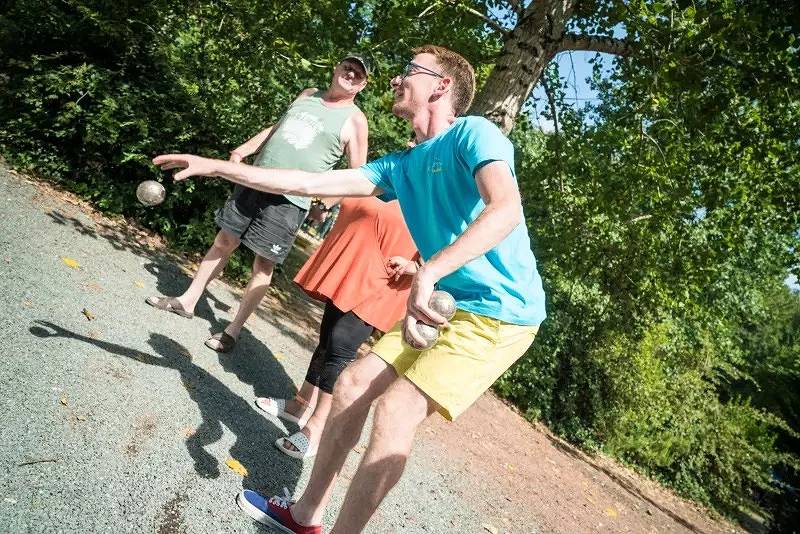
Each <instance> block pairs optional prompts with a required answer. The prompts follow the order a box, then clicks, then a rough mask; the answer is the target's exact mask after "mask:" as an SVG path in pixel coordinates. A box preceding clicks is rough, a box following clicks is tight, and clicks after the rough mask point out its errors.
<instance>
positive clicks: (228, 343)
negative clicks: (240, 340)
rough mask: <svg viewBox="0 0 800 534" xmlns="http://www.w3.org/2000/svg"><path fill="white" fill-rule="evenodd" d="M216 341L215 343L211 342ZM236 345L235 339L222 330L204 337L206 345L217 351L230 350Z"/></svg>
mask: <svg viewBox="0 0 800 534" xmlns="http://www.w3.org/2000/svg"><path fill="white" fill-rule="evenodd" d="M212 341H216V342H217V343H212ZM235 346H236V339H235V338H234V337H233V336H231V335H230V334H228V333H227V332H225V331H223V332H220V333H219V334H214V335H213V336H211V337H210V338H209V339H206V347H208V348H209V349H211V350H215V351H217V352H230V351H231V350H233V347H235Z"/></svg>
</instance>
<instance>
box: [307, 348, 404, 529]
mask: <svg viewBox="0 0 800 534" xmlns="http://www.w3.org/2000/svg"><path fill="white" fill-rule="evenodd" d="M396 379H397V373H395V371H394V368H392V367H391V366H390V365H389V364H387V363H386V362H384V361H383V360H381V359H380V358H379V357H378V356H376V355H375V354H373V353H369V354H368V355H367V356H366V357H365V358H363V359H360V360H356V361H355V362H353V363H352V364H350V365H349V366H348V367H347V368H346V369H345V370H344V371H342V374H341V375H339V378H338V380H337V381H336V386H335V387H334V390H333V403H332V406H331V413H330V416H329V417H328V421H327V423H326V424H325V428H324V430H323V431H322V437H321V440H320V444H319V452H318V453H317V459H316V461H315V462H314V468H313V469H312V470H311V477H310V479H309V481H308V486H306V489H305V492H303V495H302V497H300V499H299V500H298V501H297V503H295V504H294V505H293V506H292V508H291V513H292V517H294V520H295V521H297V522H298V523H300V524H303V525H319V524H320V523H322V516H323V515H324V513H325V506H326V505H327V504H328V501H329V500H330V496H331V492H332V491H333V483H334V482H335V481H336V477H337V476H338V475H339V472H340V471H341V469H342V466H343V465H344V461H345V459H346V458H347V454H348V453H349V452H350V449H352V448H353V447H355V445H356V443H358V439H359V438H360V437H361V430H362V429H363V428H364V421H365V420H366V419H367V414H369V407H370V405H371V404H372V401H373V400H375V399H376V398H378V397H379V396H380V395H381V394H382V393H383V392H384V391H386V388H388V387H389V386H390V385H391V384H392V382H394V381H395V380H396Z"/></svg>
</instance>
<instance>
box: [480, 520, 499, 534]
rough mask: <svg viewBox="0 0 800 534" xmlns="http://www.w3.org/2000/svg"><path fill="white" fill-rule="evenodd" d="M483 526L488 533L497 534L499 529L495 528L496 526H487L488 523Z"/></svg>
mask: <svg viewBox="0 0 800 534" xmlns="http://www.w3.org/2000/svg"><path fill="white" fill-rule="evenodd" d="M481 526H482V527H483V529H484V530H485V531H486V532H491V533H492V534H497V527H496V526H494V525H489V524H487V523H484V524H483V525H481Z"/></svg>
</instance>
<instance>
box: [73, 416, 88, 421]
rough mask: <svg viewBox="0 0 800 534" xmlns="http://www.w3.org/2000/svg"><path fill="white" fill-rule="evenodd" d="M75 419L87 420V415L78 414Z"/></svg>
mask: <svg viewBox="0 0 800 534" xmlns="http://www.w3.org/2000/svg"><path fill="white" fill-rule="evenodd" d="M75 419H77V420H78V421H86V416H85V415H76V416H75Z"/></svg>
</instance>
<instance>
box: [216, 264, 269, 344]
mask: <svg viewBox="0 0 800 534" xmlns="http://www.w3.org/2000/svg"><path fill="white" fill-rule="evenodd" d="M274 269H275V264H274V263H273V262H272V261H270V260H268V259H266V258H262V257H261V256H258V255H256V259H255V260H254V261H253V274H252V276H250V281H249V282H248V283H247V287H246V288H245V289H244V294H243V295H242V300H241V302H239V309H238V310H236V316H235V317H234V318H233V321H232V322H231V323H230V324H229V325H228V326H226V327H225V332H227V334H228V335H229V336H231V337H232V338H234V339H237V338H238V337H239V332H241V330H242V327H243V326H244V323H245V321H247V318H248V317H250V315H251V314H252V313H253V312H254V311H255V309H256V308H257V307H258V304H259V303H260V302H261V299H263V298H264V295H266V294H267V289H269V285H270V283H271V282H272V272H273V270H274Z"/></svg>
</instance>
